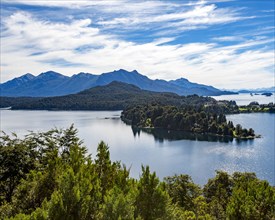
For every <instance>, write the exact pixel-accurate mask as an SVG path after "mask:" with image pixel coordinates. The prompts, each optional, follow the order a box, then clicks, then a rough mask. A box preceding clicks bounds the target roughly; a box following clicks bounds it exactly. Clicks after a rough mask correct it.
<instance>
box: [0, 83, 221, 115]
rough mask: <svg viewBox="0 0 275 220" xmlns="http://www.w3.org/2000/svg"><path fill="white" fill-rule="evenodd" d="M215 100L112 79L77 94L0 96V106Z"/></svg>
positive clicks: (102, 106) (99, 106) (110, 106)
mask: <svg viewBox="0 0 275 220" xmlns="http://www.w3.org/2000/svg"><path fill="white" fill-rule="evenodd" d="M210 102H213V103H215V102H216V101H215V100H214V99H213V98H209V97H199V96H197V95H193V96H187V97H184V96H179V95H177V94H174V93H159V92H152V91H147V90H142V89H140V88H138V87H137V86H134V85H130V84H126V83H122V82H116V81H114V82H111V83H110V84H108V85H105V86H97V87H94V88H91V89H88V90H84V91H82V92H80V93H77V94H72V95H66V96H58V97H46V98H37V97H36V98H19V97H18V98H11V97H1V107H9V106H12V109H36V110H122V109H125V108H127V107H129V106H133V105H137V104H139V105H144V104H150V103H158V104H163V105H176V106H180V105H185V104H188V105H190V104H194V105H198V104H199V105H201V104H204V103H210Z"/></svg>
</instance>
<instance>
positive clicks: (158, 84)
mask: <svg viewBox="0 0 275 220" xmlns="http://www.w3.org/2000/svg"><path fill="white" fill-rule="evenodd" d="M113 81H118V82H123V83H127V84H132V85H135V86H137V87H139V88H140V89H143V90H148V91H154V92H173V93H176V94H178V95H192V94H197V95H202V96H217V95H224V94H232V93H233V92H228V91H222V90H219V89H217V88H214V87H213V86H208V85H202V84H198V83H193V82H189V81H188V80H187V79H185V78H180V79H177V80H171V81H165V80H160V79H156V80H152V79H149V78H148V77H147V76H144V75H142V74H140V73H138V72H137V71H136V70H134V71H131V72H129V71H126V70H123V69H120V70H115V71H113V72H108V73H103V74H101V75H94V74H90V73H82V72H81V73H79V74H75V75H73V76H71V77H69V76H64V75H62V74H60V73H57V72H54V71H48V72H44V73H41V74H40V75H38V76H34V75H32V74H30V73H27V74H25V75H23V76H20V77H18V78H14V79H12V80H10V81H7V82H5V83H2V84H0V96H7V97H52V96H62V95H68V94H75V93H78V92H80V91H83V90H85V89H89V88H92V87H96V86H101V85H107V84H109V83H111V82H113Z"/></svg>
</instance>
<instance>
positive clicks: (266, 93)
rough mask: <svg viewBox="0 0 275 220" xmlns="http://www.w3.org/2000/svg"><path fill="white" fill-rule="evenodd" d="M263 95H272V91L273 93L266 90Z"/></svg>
mask: <svg viewBox="0 0 275 220" xmlns="http://www.w3.org/2000/svg"><path fill="white" fill-rule="evenodd" d="M262 95H265V96H272V93H271V92H264V93H262Z"/></svg>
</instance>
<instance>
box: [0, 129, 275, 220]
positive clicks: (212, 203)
mask: <svg viewBox="0 0 275 220" xmlns="http://www.w3.org/2000/svg"><path fill="white" fill-rule="evenodd" d="M0 141H1V142H0V178H1V179H0V180H1V181H0V219H20V220H27V219H34V220H35V219H39V220H43V219H54V220H58V219H60V220H61V219H62V220H69V219H72V220H74V219H83V220H85V219H107V220H108V219H114V220H117V219H144V220H151V219H152V220H153V219H167V220H173V219H181V220H184V219H188V220H191V219H209V220H210V219H219V220H223V219H236V220H237V219H238V220H242V219H250V220H253V219H255V220H261V219H275V188H274V186H273V187H272V186H270V184H269V183H268V182H267V181H264V180H259V179H258V178H257V177H256V175H255V174H254V173H239V172H236V173H233V174H232V175H229V174H228V173H226V172H223V171H217V173H216V176H215V177H214V178H211V179H209V180H208V182H207V183H206V184H205V185H204V186H203V187H201V186H199V185H197V184H195V183H194V182H193V181H192V179H191V177H190V176H188V175H184V174H181V175H174V176H169V177H166V178H164V180H160V179H159V178H158V177H157V175H156V173H155V172H151V171H150V168H149V167H148V166H142V167H141V173H140V177H139V179H134V178H131V177H130V175H129V173H130V169H128V168H127V167H126V166H125V165H123V164H121V162H112V161H111V159H110V153H109V148H108V146H107V145H106V144H105V143H104V142H101V143H99V145H98V147H97V154H96V156H95V157H92V156H91V155H88V154H87V148H86V147H85V146H83V143H82V142H81V141H80V140H79V138H78V137H77V130H76V129H75V128H74V127H73V126H71V127H70V128H68V129H64V130H63V129H53V130H50V131H48V132H40V133H32V132H31V133H29V134H28V135H26V136H25V137H24V138H18V137H17V136H16V135H15V134H13V135H7V134H5V133H2V135H1V138H0Z"/></svg>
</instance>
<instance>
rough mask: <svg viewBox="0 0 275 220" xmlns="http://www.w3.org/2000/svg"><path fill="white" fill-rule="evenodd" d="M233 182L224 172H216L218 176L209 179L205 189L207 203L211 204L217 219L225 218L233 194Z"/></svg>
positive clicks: (211, 209)
mask: <svg viewBox="0 0 275 220" xmlns="http://www.w3.org/2000/svg"><path fill="white" fill-rule="evenodd" d="M232 188H233V180H232V178H231V176H230V175H228V174H227V173H226V172H223V171H216V176H215V177H214V178H212V179H209V180H208V182H207V184H206V185H205V186H204V188H203V194H204V196H205V198H206V201H207V202H208V203H210V211H211V214H212V215H214V216H215V217H216V218H217V219H223V218H224V217H225V211H226V206H227V203H228V200H229V198H230V196H231V194H232Z"/></svg>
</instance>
